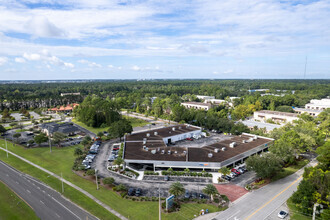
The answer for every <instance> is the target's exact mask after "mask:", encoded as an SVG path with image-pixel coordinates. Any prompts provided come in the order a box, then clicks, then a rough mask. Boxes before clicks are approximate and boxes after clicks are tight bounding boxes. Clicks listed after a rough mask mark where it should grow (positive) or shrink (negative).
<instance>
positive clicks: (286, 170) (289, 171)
mask: <svg viewBox="0 0 330 220" xmlns="http://www.w3.org/2000/svg"><path fill="white" fill-rule="evenodd" d="M306 164H308V160H299V161H298V162H297V164H294V165H290V166H288V167H285V168H284V169H283V170H282V171H281V172H279V173H277V174H276V176H274V177H273V178H272V179H271V181H272V182H274V181H276V180H279V179H282V178H284V177H287V176H289V175H291V174H293V173H295V172H297V171H298V170H300V169H301V168H302V167H304V166H305V165H306Z"/></svg>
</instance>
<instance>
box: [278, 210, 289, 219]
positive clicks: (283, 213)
mask: <svg viewBox="0 0 330 220" xmlns="http://www.w3.org/2000/svg"><path fill="white" fill-rule="evenodd" d="M288 215H289V213H287V212H286V211H283V210H281V211H280V212H279V213H278V215H277V216H278V217H279V218H281V219H284V218H285V217H287V216H288Z"/></svg>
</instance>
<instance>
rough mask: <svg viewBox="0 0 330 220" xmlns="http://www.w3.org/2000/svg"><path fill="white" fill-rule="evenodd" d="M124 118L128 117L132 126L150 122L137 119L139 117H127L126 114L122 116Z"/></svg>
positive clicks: (141, 125) (140, 125)
mask: <svg viewBox="0 0 330 220" xmlns="http://www.w3.org/2000/svg"><path fill="white" fill-rule="evenodd" d="M124 118H126V119H128V120H129V121H130V122H131V124H132V127H133V128H135V127H143V126H145V125H148V124H150V123H149V122H147V121H145V120H142V119H139V118H134V117H127V116H124Z"/></svg>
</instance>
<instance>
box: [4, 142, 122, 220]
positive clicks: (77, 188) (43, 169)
mask: <svg viewBox="0 0 330 220" xmlns="http://www.w3.org/2000/svg"><path fill="white" fill-rule="evenodd" d="M0 149H1V150H3V151H5V152H7V150H6V149H4V148H2V147H0ZM8 153H9V154H11V155H13V156H15V157H17V158H19V159H21V160H23V161H24V162H26V163H28V164H30V165H32V166H34V167H36V168H38V169H40V170H42V171H44V172H45V173H48V174H49V175H51V176H53V177H55V178H57V179H59V180H62V178H61V177H60V176H58V175H56V174H55V173H53V172H50V171H49V170H46V169H45V168H43V167H41V166H39V165H37V164H35V163H32V162H31V161H29V160H27V159H25V158H23V157H21V156H19V155H17V154H15V153H13V152H11V151H8ZM63 182H64V183H66V184H68V185H69V186H71V187H73V188H75V189H76V190H78V191H80V192H81V193H83V194H85V195H86V196H88V197H89V198H91V199H92V200H94V201H95V202H96V203H98V204H99V205H101V206H102V207H103V208H105V209H106V210H108V211H109V212H111V213H112V214H114V215H116V216H117V217H118V218H120V219H125V220H128V219H127V218H125V217H124V216H122V215H121V214H119V213H118V212H116V211H115V210H113V209H112V208H110V206H108V205H106V204H104V203H103V202H101V201H100V200H98V199H97V198H95V197H94V196H93V195H91V194H90V193H88V192H87V191H85V190H83V189H81V188H80V187H78V186H76V185H74V184H73V183H71V182H69V181H67V180H65V179H63Z"/></svg>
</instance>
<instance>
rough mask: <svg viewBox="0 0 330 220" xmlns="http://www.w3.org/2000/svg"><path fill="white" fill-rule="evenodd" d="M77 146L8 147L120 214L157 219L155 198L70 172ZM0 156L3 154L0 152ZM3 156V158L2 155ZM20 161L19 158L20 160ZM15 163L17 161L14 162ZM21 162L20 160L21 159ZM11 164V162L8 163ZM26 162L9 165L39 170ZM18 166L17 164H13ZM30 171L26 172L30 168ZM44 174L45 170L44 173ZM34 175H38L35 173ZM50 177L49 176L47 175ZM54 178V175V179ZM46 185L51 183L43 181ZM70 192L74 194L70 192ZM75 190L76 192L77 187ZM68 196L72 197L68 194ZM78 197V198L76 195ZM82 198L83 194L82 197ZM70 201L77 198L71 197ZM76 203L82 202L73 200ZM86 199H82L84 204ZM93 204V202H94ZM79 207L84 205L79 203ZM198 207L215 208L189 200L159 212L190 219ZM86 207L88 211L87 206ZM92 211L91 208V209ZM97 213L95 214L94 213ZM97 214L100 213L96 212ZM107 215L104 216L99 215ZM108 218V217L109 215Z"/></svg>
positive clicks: (167, 216) (132, 217)
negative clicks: (124, 193) (140, 197)
mask: <svg viewBox="0 0 330 220" xmlns="http://www.w3.org/2000/svg"><path fill="white" fill-rule="evenodd" d="M3 144H4V141H3V140H0V146H2V147H3ZM76 147H81V148H82V146H81V145H77V146H70V147H63V148H57V147H53V151H52V153H50V152H49V148H31V149H27V148H24V147H22V146H18V145H16V146H14V145H13V144H12V143H10V142H8V150H10V151H12V152H14V153H16V154H18V155H20V156H22V157H24V158H26V159H27V160H30V161H31V162H33V163H35V164H37V165H39V166H42V167H43V168H45V169H47V170H49V171H51V172H53V173H55V174H57V175H59V176H60V175H61V172H62V173H63V178H64V179H66V180H68V181H70V182H72V183H73V184H75V185H77V186H79V187H80V188H82V189H84V190H86V191H87V192H89V193H90V194H92V195H93V196H95V197H96V198H97V199H99V200H100V201H102V202H103V203H105V204H107V205H108V206H110V207H111V208H113V209H114V210H116V211H117V212H119V213H120V214H122V215H124V216H125V217H127V218H129V219H141V220H146V219H158V202H151V201H132V200H128V199H123V198H122V197H121V196H120V195H118V194H117V193H116V192H114V191H112V190H108V189H106V188H104V187H100V189H99V190H96V185H95V183H93V182H91V181H88V180H85V179H83V178H82V177H80V176H78V175H76V174H75V173H73V172H72V170H71V167H72V165H73V161H74V159H75V157H74V155H73V152H74V149H75V148H76ZM1 155H5V152H4V151H2V153H1ZM13 157H14V156H11V155H9V158H13ZM0 158H4V157H3V156H1V157H0ZM5 159H6V158H5ZM21 162H22V161H21ZM16 163H17V162H16ZM22 163H23V162H22ZM9 164H11V163H9ZM26 165H27V164H25V163H24V166H23V165H22V164H21V163H18V164H13V165H12V166H13V167H15V168H18V169H20V170H21V169H24V170H22V171H23V172H25V171H27V172H26V173H28V174H30V175H32V176H35V175H38V172H40V170H38V169H37V168H35V169H37V170H35V169H32V170H35V173H34V172H33V173H31V172H32V171H30V168H31V166H30V165H29V166H27V167H28V168H26V167H25V166H26ZM16 166H18V167H16ZM28 171H29V172H30V173H29V172H28ZM45 175H46V174H45ZM36 177H37V176H36ZM46 177H47V175H46V176H41V177H37V178H38V179H40V180H41V181H44V182H46V181H49V180H47V179H48V178H46ZM49 178H50V177H49ZM55 180H57V179H55ZM46 183H47V184H48V185H50V183H48V182H46ZM52 184H53V185H50V186H51V187H53V188H54V189H56V190H58V191H60V189H61V185H60V182H59V181H58V180H57V181H56V182H55V183H52ZM66 188H67V186H65V193H70V191H68V190H66ZM71 193H72V194H73V195H71ZM71 193H70V194H69V196H75V195H74V194H75V193H73V192H71ZM77 193H79V192H78V191H77ZM70 199H71V198H70ZM77 199H78V200H80V199H79V198H77ZM81 199H82V200H83V199H84V198H81ZM72 201H74V202H76V201H75V200H73V199H72ZM76 203H77V204H79V205H80V204H81V203H78V202H76ZM84 203H85V202H82V204H84ZM94 204H95V202H94ZM81 206H82V207H85V206H83V205H81ZM86 206H93V205H86ZM201 209H209V211H210V212H214V211H218V208H217V207H215V206H213V205H208V204H196V203H188V204H182V209H181V211H180V212H177V213H170V214H162V216H163V219H178V220H180V219H192V218H193V217H194V215H198V214H199V211H200V210H201ZM86 210H88V211H90V210H89V209H87V208H86ZM90 212H91V213H93V214H94V212H92V211H90ZM107 213H108V215H110V213H109V212H107ZM95 215H96V214H95ZM96 216H98V217H99V216H100V215H96ZM101 219H106V218H101ZM108 219H109V218H108Z"/></svg>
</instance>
